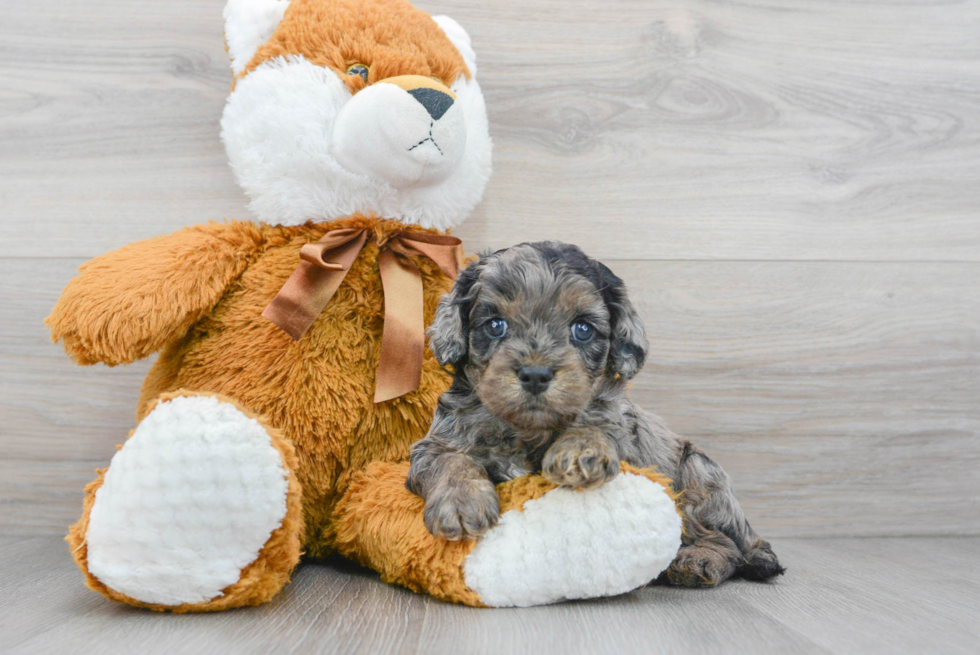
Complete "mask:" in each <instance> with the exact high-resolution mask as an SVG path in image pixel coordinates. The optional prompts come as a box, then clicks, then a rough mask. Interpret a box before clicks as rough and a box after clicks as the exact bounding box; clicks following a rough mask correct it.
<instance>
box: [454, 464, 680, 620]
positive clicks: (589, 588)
mask: <svg viewBox="0 0 980 655" xmlns="http://www.w3.org/2000/svg"><path fill="white" fill-rule="evenodd" d="M680 545H681V519H680V516H679V515H678V514H677V510H676V508H675V505H674V501H673V500H672V499H671V498H670V496H669V495H667V492H666V491H665V490H664V488H663V487H662V486H661V485H659V484H657V483H655V482H653V481H651V480H650V479H649V478H646V477H643V476H639V475H630V474H620V475H618V476H616V477H615V478H613V479H612V480H611V481H610V482H608V483H607V484H605V485H603V486H601V487H599V488H598V489H593V490H590V491H576V490H573V489H565V488H559V489H555V490H553V491H549V492H548V493H547V494H545V495H544V496H542V497H541V498H538V499H536V500H531V501H528V502H526V503H525V504H524V511H519V510H511V511H508V512H505V513H504V514H503V515H502V516H501V517H500V523H499V524H498V525H497V526H496V527H495V528H493V529H492V530H491V531H490V532H488V533H487V534H486V535H485V536H484V537H483V538H482V539H481V540H480V542H479V543H478V544H477V545H476V548H475V549H474V550H473V552H472V553H470V555H469V556H468V557H467V558H466V561H465V562H464V566H463V568H464V573H465V576H466V584H467V585H468V586H469V587H470V588H471V589H473V590H474V591H475V592H477V593H478V594H479V595H480V599H481V600H482V601H483V602H484V603H485V604H487V605H490V606H491V607H513V606H517V607H527V606H530V605H542V604H545V603H554V602H557V601H560V600H566V599H569V600H570V599H575V598H595V597H598V596H613V595H616V594H622V593H625V592H627V591H631V590H633V589H636V588H637V587H640V586H642V585H645V584H647V583H648V582H650V581H651V580H653V579H654V578H655V577H657V576H658V575H659V574H660V573H661V572H662V571H663V570H664V569H666V568H667V566H669V565H670V563H671V561H672V560H673V559H674V556H675V555H676V554H677V550H678V548H680Z"/></svg>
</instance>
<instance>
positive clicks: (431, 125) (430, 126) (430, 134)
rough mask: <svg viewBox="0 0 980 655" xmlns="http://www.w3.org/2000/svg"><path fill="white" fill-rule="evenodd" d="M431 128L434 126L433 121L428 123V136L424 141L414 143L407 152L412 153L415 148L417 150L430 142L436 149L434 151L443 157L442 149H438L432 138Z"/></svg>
mask: <svg viewBox="0 0 980 655" xmlns="http://www.w3.org/2000/svg"><path fill="white" fill-rule="evenodd" d="M433 126H435V122H434V121H430V122H429V136H427V137H425V138H424V139H422V140H421V141H419V142H418V143H416V144H415V145H414V146H412V147H411V148H409V149H408V151H409V152H412V151H413V150H415V149H416V148H418V147H419V146H420V145H422V144H423V143H426V142H430V141H431V142H432V145H434V146H435V147H436V150H438V151H439V154H440V155H442V156H444V157H445V153H444V152H443V151H442V148H440V147H439V144H438V143H436V140H435V139H433V138H432V128H433Z"/></svg>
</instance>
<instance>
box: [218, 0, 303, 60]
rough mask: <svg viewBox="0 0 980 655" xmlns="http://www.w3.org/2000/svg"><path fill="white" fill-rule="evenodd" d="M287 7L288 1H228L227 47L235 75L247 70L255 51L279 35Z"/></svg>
mask: <svg viewBox="0 0 980 655" xmlns="http://www.w3.org/2000/svg"><path fill="white" fill-rule="evenodd" d="M288 6H289V0H228V4H226V5H225V12H224V18H225V43H227V44H228V55H229V56H230V57H231V70H232V72H234V73H235V75H239V74H241V72H242V71H244V70H245V67H246V66H247V65H248V62H249V61H251V60H252V56H253V55H254V54H255V51H256V50H258V49H259V46H260V45H262V44H263V43H265V42H266V41H268V40H269V37H271V36H272V33H273V32H275V31H276V27H278V26H279V23H280V22H281V21H282V17H283V15H284V14H285V13H286V7H288Z"/></svg>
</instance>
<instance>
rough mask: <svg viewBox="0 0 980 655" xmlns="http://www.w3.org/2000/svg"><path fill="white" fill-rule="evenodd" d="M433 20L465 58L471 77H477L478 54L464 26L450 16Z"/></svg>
mask: <svg viewBox="0 0 980 655" xmlns="http://www.w3.org/2000/svg"><path fill="white" fill-rule="evenodd" d="M432 20H434V21H435V22H436V24H437V25H438V26H439V27H441V28H442V31H443V32H445V33H446V36H448V37H449V40H450V41H452V43H453V45H454V46H456V49H457V50H459V54H460V55H462V56H463V63H465V64H466V67H467V68H468V69H470V75H472V76H473V77H476V53H475V52H473V45H472V44H471V43H470V35H469V34H467V33H466V30H464V29H463V26H462V25H460V24H459V23H457V22H456V21H454V20H453V19H452V18H450V17H449V16H433V17H432Z"/></svg>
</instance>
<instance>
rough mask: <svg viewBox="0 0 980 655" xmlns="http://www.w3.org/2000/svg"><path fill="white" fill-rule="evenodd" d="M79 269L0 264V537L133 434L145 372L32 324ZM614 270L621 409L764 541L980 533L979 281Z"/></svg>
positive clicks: (683, 267) (713, 269)
mask: <svg viewBox="0 0 980 655" xmlns="http://www.w3.org/2000/svg"><path fill="white" fill-rule="evenodd" d="M82 261H83V260H66V259H54V260H51V259H17V260H2V259H0V297H4V298H6V299H7V303H6V306H5V308H4V312H5V314H4V320H3V321H0V371H3V372H4V373H3V374H2V375H0V412H2V415H3V417H4V421H3V424H2V425H0V433H2V434H3V439H2V440H0V497H2V498H4V499H5V504H4V505H3V506H2V508H0V526H3V529H4V530H5V531H8V532H13V533H17V534H24V535H36V534H60V533H62V532H63V531H64V529H65V528H66V526H67V525H68V524H70V523H71V522H73V521H74V519H75V518H76V515H77V512H78V507H79V506H80V502H81V494H82V487H83V486H84V485H85V483H86V482H87V481H88V480H89V479H91V478H92V477H93V471H94V469H95V468H98V467H102V466H105V465H106V464H107V463H108V460H109V458H110V457H111V456H112V454H113V453H114V452H115V446H116V444H119V443H121V442H122V441H123V440H124V439H125V437H126V435H127V434H128V432H129V430H130V429H131V428H132V427H133V420H134V419H133V415H134V411H135V405H136V399H137V395H138V391H139V386H140V383H141V380H142V376H143V375H145V373H146V370H147V367H148V363H147V362H141V363H138V364H135V365H133V366H129V367H117V368H115V369H109V368H107V367H104V366H95V367H77V366H74V365H73V364H72V363H71V362H70V361H69V360H68V359H67V357H66V356H65V355H64V354H63V352H62V351H61V348H60V346H56V345H53V344H51V343H50V341H49V339H48V337H47V333H46V331H45V329H44V327H43V324H42V321H43V318H44V316H45V315H46V314H47V312H48V311H49V310H50V307H51V306H52V305H53V304H54V302H55V299H56V298H57V295H58V294H59V293H60V290H61V288H62V287H63V286H64V284H66V283H67V281H68V280H69V279H70V278H71V276H72V275H73V274H74V271H75V269H76V268H77V266H78V264H80V263H81V262H82ZM613 267H614V269H615V270H616V272H617V273H619V274H620V275H622V276H623V278H624V279H625V280H626V282H627V284H628V285H629V287H630V289H631V290H632V293H633V296H634V298H635V299H636V302H637V306H638V308H639V311H640V313H641V315H642V316H643V318H644V319H645V321H646V323H647V324H648V326H649V331H650V337H651V356H650V359H649V362H648V364H647V366H646V368H645V369H644V370H643V371H642V372H641V374H640V375H639V376H638V377H637V378H636V380H635V383H634V386H633V390H632V394H633V397H634V398H635V399H636V400H637V401H638V402H639V403H640V404H641V405H642V406H644V407H646V408H647V409H650V410H653V411H656V412H658V413H659V414H661V415H662V416H663V417H664V418H665V419H666V420H667V422H668V424H669V425H670V426H671V427H673V428H674V429H675V430H676V431H677V432H679V433H681V434H684V435H686V436H689V437H691V438H692V439H694V440H695V441H696V442H698V443H699V444H700V445H701V446H703V447H704V448H705V449H707V451H708V452H709V454H711V455H712V456H713V457H714V458H715V459H717V460H718V461H719V462H720V463H721V464H722V465H723V466H724V467H725V468H726V470H728V472H729V473H730V475H731V476H732V478H733V480H734V482H735V485H736V488H737V489H738V491H739V493H740V497H741V499H742V502H743V504H744V505H745V508H746V511H747V512H748V513H749V516H750V518H751V520H752V522H753V524H754V525H755V527H756V528H757V529H758V530H759V531H760V532H761V533H762V534H765V535H773V536H798V535H809V536H827V535H928V534H978V533H980V480H978V478H977V476H976V473H975V472H976V470H977V469H978V468H980V449H978V447H977V439H976V435H977V433H978V432H980V413H978V407H980V403H978V400H980V323H978V321H977V320H976V317H978V316H980V285H977V284H976V283H975V280H976V279H978V278H980V264H939V263H920V264H887V265H886V264H878V263H854V264H842V263H812V262H771V263H750V262H715V263H705V262H641V261H628V262H615V263H613ZM24 280H31V281H32V285H31V286H30V287H28V286H25V285H24V284H23V281H24Z"/></svg>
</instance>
